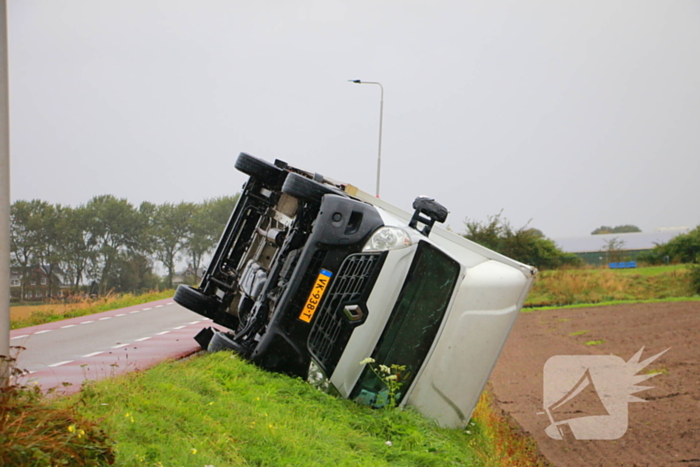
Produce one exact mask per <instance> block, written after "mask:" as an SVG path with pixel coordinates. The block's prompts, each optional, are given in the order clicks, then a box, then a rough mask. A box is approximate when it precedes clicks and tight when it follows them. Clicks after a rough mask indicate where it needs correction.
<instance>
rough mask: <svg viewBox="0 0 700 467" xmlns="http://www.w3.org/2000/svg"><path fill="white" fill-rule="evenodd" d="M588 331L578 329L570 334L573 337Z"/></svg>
mask: <svg viewBox="0 0 700 467" xmlns="http://www.w3.org/2000/svg"><path fill="white" fill-rule="evenodd" d="M587 333H588V331H576V332H572V333H571V334H569V336H572V337H573V336H582V335H584V334H587Z"/></svg>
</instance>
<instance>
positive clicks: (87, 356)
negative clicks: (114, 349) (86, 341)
mask: <svg viewBox="0 0 700 467" xmlns="http://www.w3.org/2000/svg"><path fill="white" fill-rule="evenodd" d="M101 353H105V352H104V350H100V351H99V352H93V353H89V354H85V355H83V356H82V357H80V358H89V357H94V356H95V355H99V354H101Z"/></svg>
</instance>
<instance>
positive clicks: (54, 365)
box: [49, 360, 75, 368]
mask: <svg viewBox="0 0 700 467" xmlns="http://www.w3.org/2000/svg"><path fill="white" fill-rule="evenodd" d="M74 361H75V360H66V361H65V362H58V363H54V364H53V365H49V368H54V367H57V366H61V365H65V364H66V363H73V362H74Z"/></svg>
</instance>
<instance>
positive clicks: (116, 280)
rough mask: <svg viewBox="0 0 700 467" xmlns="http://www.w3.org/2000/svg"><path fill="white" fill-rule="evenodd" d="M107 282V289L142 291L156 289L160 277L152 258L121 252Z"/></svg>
mask: <svg viewBox="0 0 700 467" xmlns="http://www.w3.org/2000/svg"><path fill="white" fill-rule="evenodd" d="M105 282H106V284H105V285H106V287H105V288H106V289H107V290H114V291H115V292H120V293H121V292H136V293H142V292H146V291H148V290H153V289H155V288H156V287H157V286H158V282H159V279H158V276H156V275H155V274H153V268H152V265H151V260H150V259H149V258H148V257H147V256H146V255H144V254H141V253H136V252H120V253H119V255H118V256H117V258H116V259H115V261H114V264H113V266H112V268H111V269H110V271H109V275H107V276H106V277H105Z"/></svg>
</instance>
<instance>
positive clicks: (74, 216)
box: [10, 194, 238, 296]
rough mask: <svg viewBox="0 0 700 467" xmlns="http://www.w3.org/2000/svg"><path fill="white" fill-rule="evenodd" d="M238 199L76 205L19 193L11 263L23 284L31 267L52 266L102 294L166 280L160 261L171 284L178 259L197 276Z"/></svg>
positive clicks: (106, 199) (75, 284)
mask: <svg viewBox="0 0 700 467" xmlns="http://www.w3.org/2000/svg"><path fill="white" fill-rule="evenodd" d="M237 200H238V195H237V194H236V195H234V196H225V197H220V198H215V199H210V200H206V201H204V202H202V203H191V202H180V203H177V204H175V203H163V204H154V203H151V202H147V201H146V202H143V203H141V204H140V205H139V206H138V207H135V206H134V205H133V204H131V203H130V202H129V201H127V200H126V199H123V198H117V197H115V196H112V195H100V196H95V197H93V198H92V199H91V200H90V201H88V202H87V203H86V204H84V205H80V206H78V207H71V206H66V205H61V204H51V203H49V202H47V201H43V200H39V199H34V200H31V201H25V200H18V201H15V202H14V203H13V204H12V206H11V209H10V234H11V235H10V242H11V244H10V249H11V264H12V266H13V267H14V268H15V270H16V271H18V272H19V276H20V278H21V283H22V286H24V282H25V281H24V279H25V278H26V277H27V275H28V274H29V273H30V271H31V269H32V268H33V267H36V266H37V265H46V266H48V267H49V268H50V270H52V271H54V270H57V268H60V269H61V270H62V272H63V274H64V276H65V278H66V279H67V281H68V283H69V285H70V286H71V287H72V288H73V289H75V290H79V289H80V288H81V287H84V286H85V285H87V284H95V285H96V287H97V289H98V290H97V292H98V293H101V294H103V293H105V292H107V291H108V290H115V291H118V292H130V291H142V290H148V289H151V288H155V287H156V286H157V285H158V284H159V281H160V278H159V277H158V276H156V275H155V274H153V265H154V263H155V262H159V263H160V264H162V265H163V267H164V268H165V269H166V270H167V277H166V279H165V284H164V285H166V286H168V287H172V286H173V277H174V275H175V268H176V264H177V262H178V261H179V260H180V259H185V260H186V261H187V263H188V264H189V269H190V270H191V271H192V272H193V274H194V276H195V277H194V278H193V280H195V281H196V280H197V271H199V270H200V267H201V266H202V260H203V258H204V257H205V256H206V255H207V254H208V253H209V252H210V251H212V249H213V248H214V247H215V246H216V243H217V241H218V239H219V236H220V235H221V231H222V229H223V227H224V226H225V225H226V222H227V221H228V218H229V216H230V215H231V211H232V210H233V208H234V206H235V204H236V201H237ZM48 279H49V281H52V280H54V277H53V275H52V274H49V277H48ZM48 285H49V289H50V290H51V285H52V284H51V283H49V284H48ZM22 296H24V294H22Z"/></svg>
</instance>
